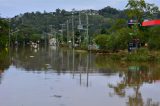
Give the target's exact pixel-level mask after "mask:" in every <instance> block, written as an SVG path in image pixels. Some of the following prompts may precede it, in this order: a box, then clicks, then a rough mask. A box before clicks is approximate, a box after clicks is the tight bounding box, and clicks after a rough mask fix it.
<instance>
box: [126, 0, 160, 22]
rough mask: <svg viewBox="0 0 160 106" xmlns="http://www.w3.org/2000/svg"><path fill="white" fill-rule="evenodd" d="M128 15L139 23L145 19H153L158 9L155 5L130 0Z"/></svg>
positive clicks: (143, 0) (139, 0)
mask: <svg viewBox="0 0 160 106" xmlns="http://www.w3.org/2000/svg"><path fill="white" fill-rule="evenodd" d="M126 8H127V10H128V11H127V15H128V17H129V18H134V19H136V20H138V21H139V22H141V21H142V19H143V18H144V16H145V17H147V18H148V17H151V16H152V15H153V14H154V13H156V12H158V7H157V6H155V5H154V4H149V3H146V2H145V0H128V4H127V5H126Z"/></svg>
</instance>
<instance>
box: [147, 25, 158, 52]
mask: <svg viewBox="0 0 160 106" xmlns="http://www.w3.org/2000/svg"><path fill="white" fill-rule="evenodd" d="M149 33H150V36H149V41H148V46H149V48H150V49H154V50H158V49H160V27H159V26H158V27H153V28H151V29H150V32H149Z"/></svg>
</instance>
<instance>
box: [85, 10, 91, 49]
mask: <svg viewBox="0 0 160 106" xmlns="http://www.w3.org/2000/svg"><path fill="white" fill-rule="evenodd" d="M86 23H87V28H86V37H87V46H88V45H89V43H90V42H89V41H90V39H89V35H88V27H89V22H88V13H86Z"/></svg>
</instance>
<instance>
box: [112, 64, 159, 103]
mask: <svg viewBox="0 0 160 106" xmlns="http://www.w3.org/2000/svg"><path fill="white" fill-rule="evenodd" d="M155 75H156V76H155ZM157 76H160V72H159V70H158V71H153V70H150V68H149V67H148V66H129V67H128V71H127V72H123V73H120V75H119V77H121V78H122V80H121V81H120V82H119V83H117V84H116V85H112V84H109V87H110V88H113V89H114V92H115V94H116V95H119V96H120V97H125V96H126V95H127V94H126V91H127V90H128V89H133V91H134V93H133V94H132V95H129V96H128V102H127V105H128V106H143V105H144V106H159V102H153V101H152V99H151V98H148V99H147V101H146V103H145V102H144V101H143V97H142V94H141V91H140V88H141V86H143V84H144V83H148V84H152V83H155V82H157V81H160V77H157Z"/></svg>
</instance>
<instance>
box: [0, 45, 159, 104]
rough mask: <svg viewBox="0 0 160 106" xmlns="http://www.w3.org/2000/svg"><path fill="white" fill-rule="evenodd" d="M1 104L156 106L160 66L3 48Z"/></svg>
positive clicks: (69, 52) (48, 50) (79, 54)
mask: <svg viewBox="0 0 160 106" xmlns="http://www.w3.org/2000/svg"><path fill="white" fill-rule="evenodd" d="M0 106H160V65H159V64H156V63H126V62H123V61H119V62H118V61H111V60H110V59H108V56H105V55H102V54H92V53H87V52H84V51H78V50H72V49H71V50H69V49H60V48H54V47H50V48H43V47H42V48H39V49H32V48H13V49H12V50H11V51H8V50H5V51H1V52H0Z"/></svg>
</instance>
